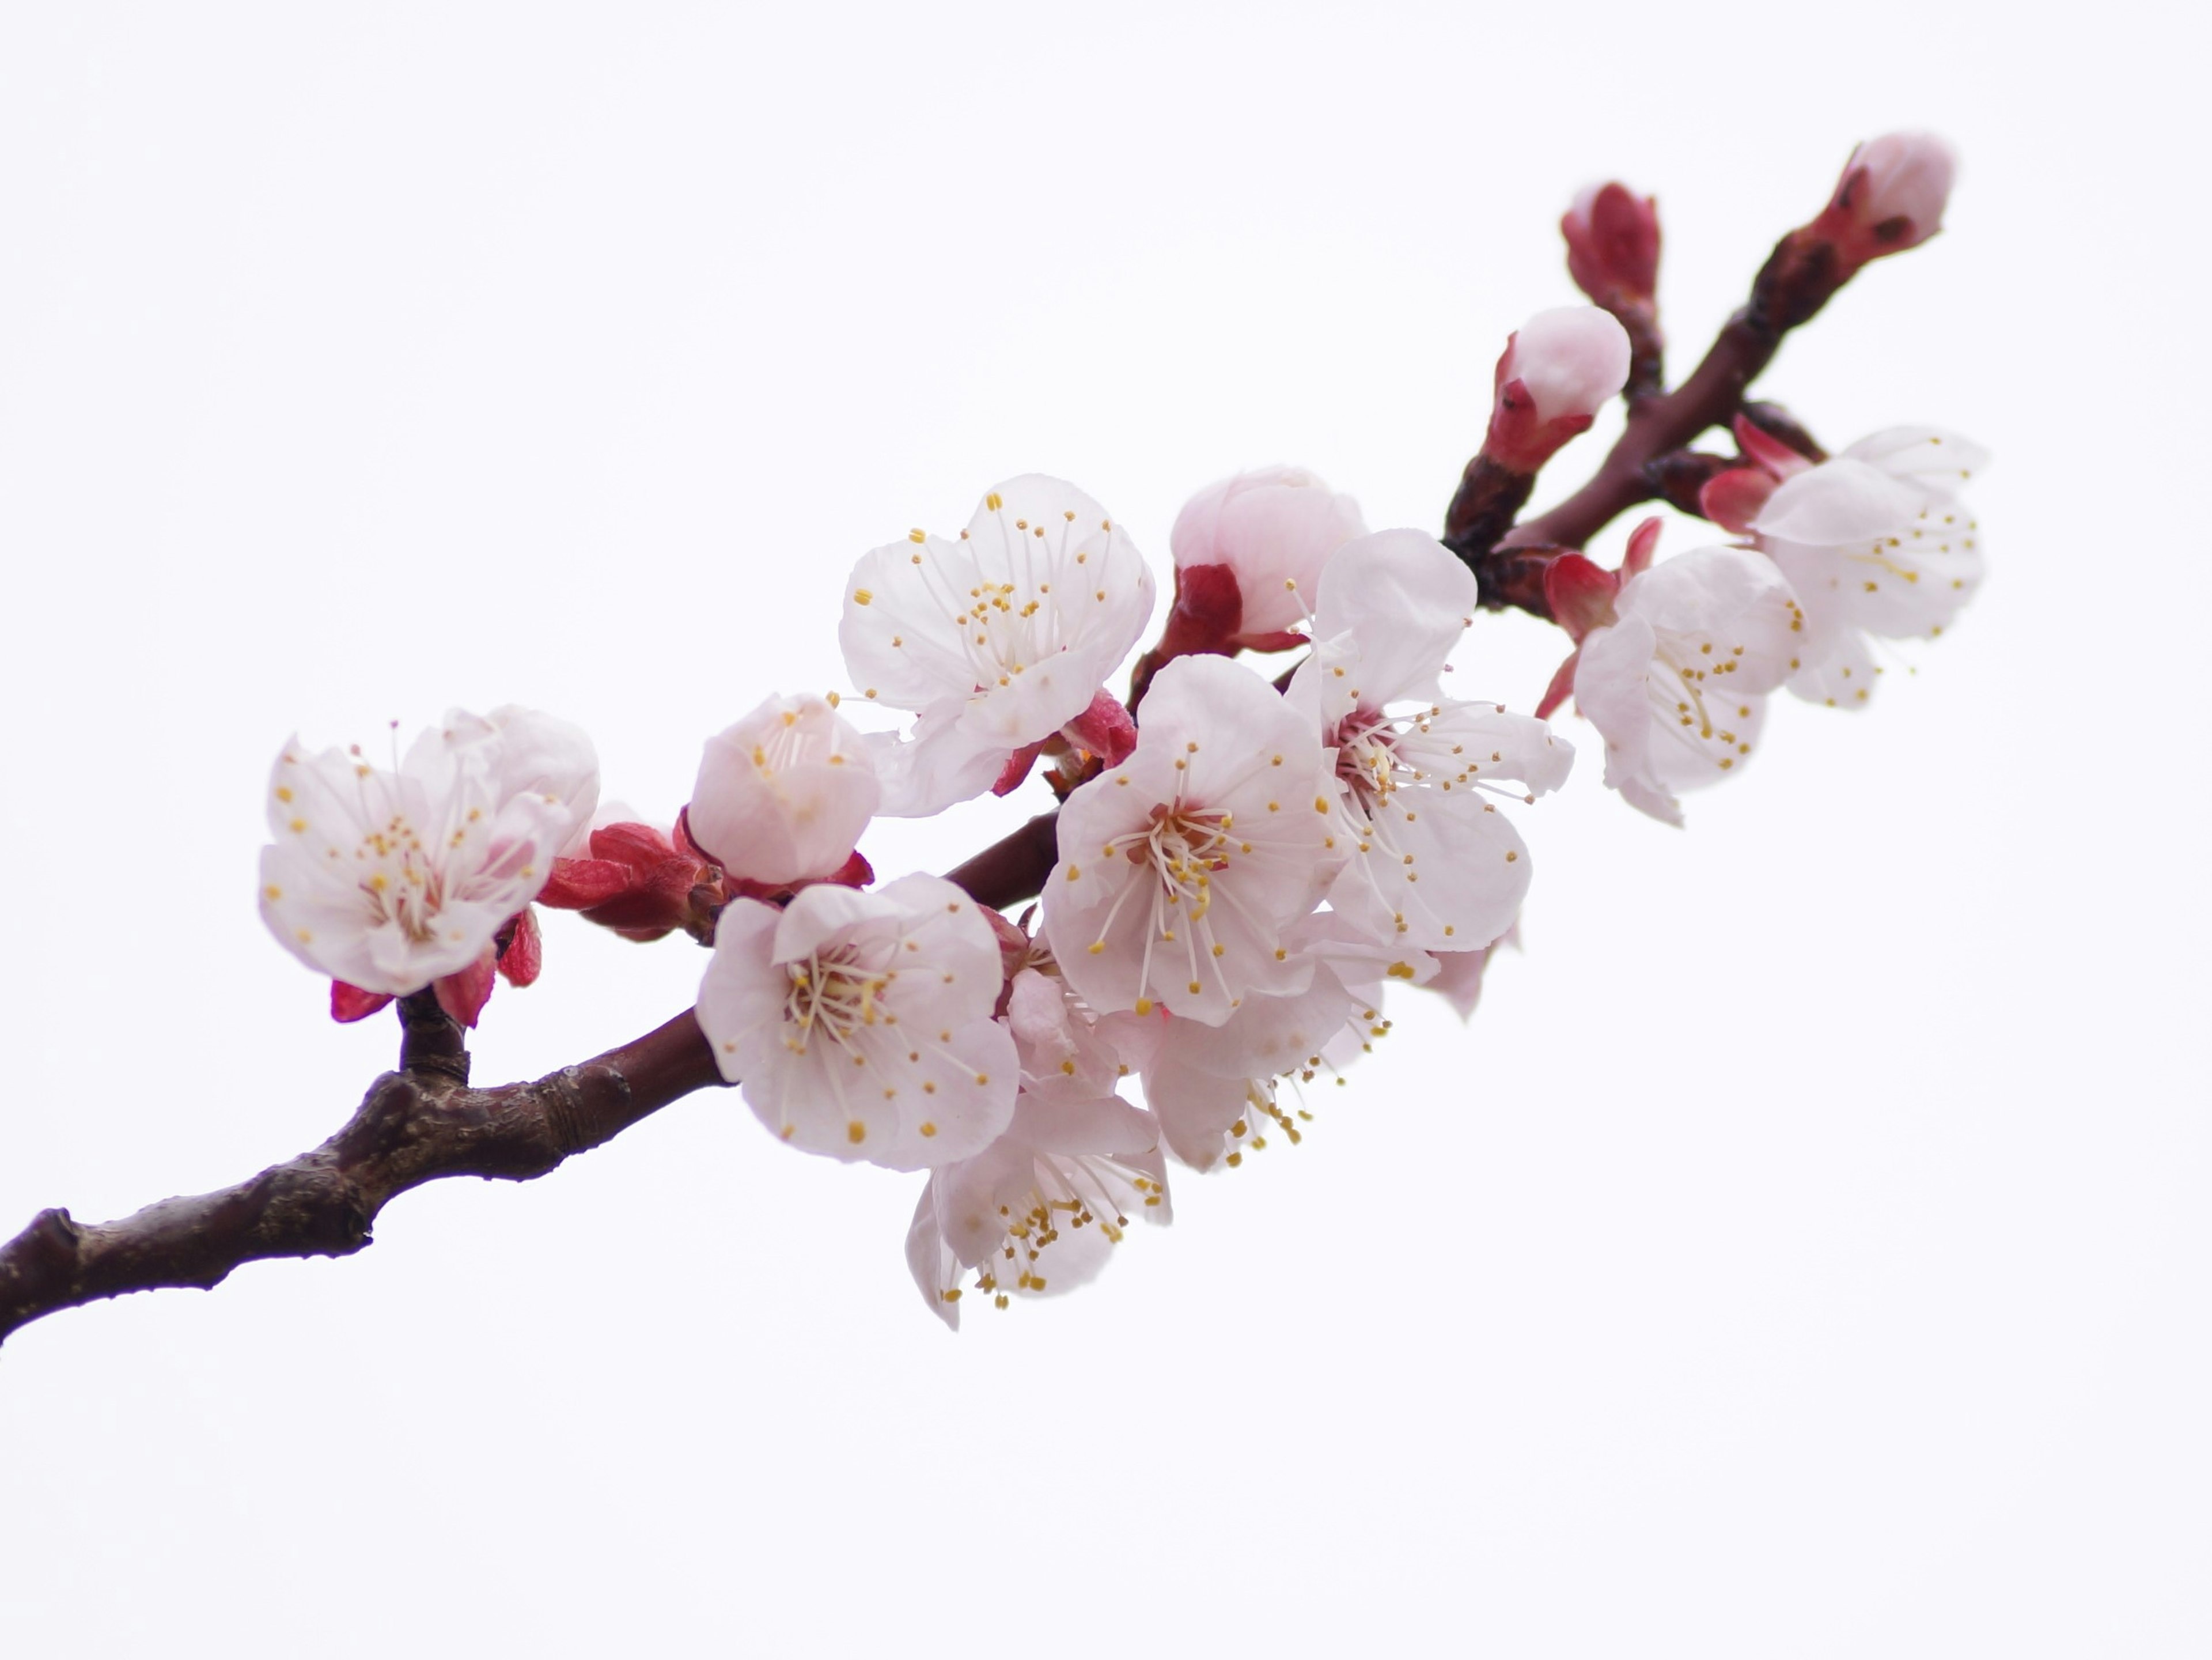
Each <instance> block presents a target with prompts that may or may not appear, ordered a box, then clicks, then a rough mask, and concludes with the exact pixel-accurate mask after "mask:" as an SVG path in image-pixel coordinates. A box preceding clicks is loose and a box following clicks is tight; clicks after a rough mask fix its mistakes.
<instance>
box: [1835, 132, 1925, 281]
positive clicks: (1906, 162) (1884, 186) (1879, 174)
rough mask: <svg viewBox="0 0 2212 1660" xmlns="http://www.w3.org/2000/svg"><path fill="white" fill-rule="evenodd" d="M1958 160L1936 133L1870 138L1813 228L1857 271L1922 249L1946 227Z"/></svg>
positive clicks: (1853, 156)
mask: <svg viewBox="0 0 2212 1660" xmlns="http://www.w3.org/2000/svg"><path fill="white" fill-rule="evenodd" d="M1958 165H1959V163H1958V157H1957V156H1956V155H1954V154H1953V152H1952V149H1951V147H1950V146H1949V145H1948V144H1947V143H1944V142H1943V141H1942V139H1941V138H1938V137H1936V136H1935V135H1934V134H1933V133H1927V132H1891V133H1884V134H1883V135H1882V136H1881V137H1879V138H1875V139H1870V140H1869V141H1868V142H1867V143H1863V144H1861V145H1860V146H1859V147H1858V148H1857V149H1855V150H1853V151H1852V152H1851V159H1850V161H1846V162H1845V163H1844V174H1843V177H1842V178H1841V179H1838V181H1837V183H1836V193H1835V195H1834V197H1833V198H1831V199H1830V201H1829V203H1828V205H1827V207H1826V209H1825V210H1822V212H1821V215H1820V217H1819V218H1818V219H1816V220H1814V222H1813V225H1812V227H1811V228H1812V230H1813V231H1814V234H1816V235H1818V236H1820V237H1822V238H1824V239H1825V240H1828V241H1831V242H1832V243H1834V244H1835V246H1836V248H1837V251H1838V252H1839V253H1840V254H1841V255H1842V256H1843V258H1844V263H1845V264H1846V265H1850V266H1853V267H1857V266H1859V265H1864V264H1865V263H1866V262H1867V261H1868V260H1869V259H1878V258H1881V256H1882V255H1883V254H1885V253H1902V252H1905V249H1907V248H1916V247H1918V246H1920V245H1921V244H1922V243H1923V242H1925V241H1926V240H1928V239H1929V237H1931V236H1933V235H1935V234H1936V232H1937V231H1939V230H1941V229H1942V228H1943V208H1944V204H1946V203H1947V202H1948V201H1949V199H1950V196H1951V179H1952V175H1953V174H1954V173H1955V172H1956V171H1957V170H1958Z"/></svg>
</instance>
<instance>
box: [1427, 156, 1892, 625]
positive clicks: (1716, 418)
mask: <svg viewBox="0 0 2212 1660" xmlns="http://www.w3.org/2000/svg"><path fill="white" fill-rule="evenodd" d="M1851 179H1852V175H1851V174H1850V173H1848V172H1847V173H1846V175H1845V179H1844V186H1843V187H1842V188H1841V189H1840V190H1839V192H1838V198H1837V201H1836V202H1835V203H1832V204H1831V205H1830V208H1829V210H1827V211H1826V212H1825V213H1823V214H1822V215H1821V216H1820V218H1817V219H1815V220H1814V222H1812V223H1811V224H1809V225H1806V226H1802V227H1801V228H1798V229H1796V230H1793V231H1791V232H1790V234H1788V235H1787V236H1784V238H1783V239H1782V240H1781V241H1780V242H1778V243H1777V244H1776V245H1775V248H1774V252H1772V253H1771V255H1769V256H1768V258H1767V260H1766V263H1765V265H1762V266H1761V267H1760V268H1759V274H1758V276H1757V277H1755V278H1753V282H1752V287H1751V296H1750V298H1749V300H1748V301H1747V302H1746V303H1745V305H1744V306H1743V307H1742V309H1741V310H1739V311H1738V312H1737V313H1735V316H1733V317H1731V318H1730V319H1729V320H1728V322H1727V324H1726V325H1723V328H1722V329H1721V331H1720V333H1719V335H1718V336H1717V337H1716V338H1715V339H1714V341H1713V344H1712V345H1711V347H1710V348H1709V349H1708V350H1707V351H1706V353H1705V356H1704V358H1703V359H1702V360H1701V361H1700V362H1699V364H1698V367H1697V368H1696V369H1694V370H1693V371H1692V373H1691V374H1690V377H1689V379H1688V380H1685V381H1684V382H1683V383H1682V384H1681V385H1680V386H1678V387H1676V388H1675V389H1674V391H1673V392H1660V391H1659V390H1658V389H1657V388H1658V384H1659V383H1658V362H1659V359H1658V355H1657V353H1658V347H1657V344H1656V343H1657V340H1658V334H1657V320H1656V311H1654V310H1652V309H1650V307H1649V305H1648V303H1647V305H1646V306H1645V307H1644V309H1643V310H1642V312H1641V313H1639V314H1638V316H1637V322H1638V326H1637V327H1636V328H1633V329H1630V330H1628V331H1627V332H1628V337H1629V339H1630V341H1631V343H1632V368H1631V370H1630V373H1629V376H1628V423H1627V426H1626V429H1625V430H1623V432H1622V433H1621V435H1620V438H1619V439H1618V440H1617V441H1615V442H1614V444H1613V448H1612V450H1611V451H1610V452H1609V453H1607V456H1606V458H1605V460H1604V462H1603V463H1602V464H1601V465H1600V466H1599V468H1598V470H1597V471H1596V472H1595V474H1593V475H1592V476H1591V477H1590V478H1589V482H1588V483H1584V484H1583V487H1582V488H1581V489H1578V490H1577V491H1576V492H1575V493H1574V494H1573V495H1571V496H1569V497H1568V498H1567V499H1566V500H1565V501H1564V502H1560V503H1559V505H1558V506H1557V507H1555V508H1552V509H1551V510H1550V511H1549V512H1547V513H1544V514H1539V515H1538V516H1537V517H1535V518H1534V519H1532V520H1527V521H1526V522H1523V523H1519V524H1515V523H1514V522H1513V520H1514V517H1515V515H1516V514H1518V513H1519V512H1520V510H1521V508H1522V506H1524V505H1525V504H1526V503H1527V501H1528V495H1529V492H1530V490H1531V489H1533V488H1534V483H1535V467H1536V466H1541V465H1542V461H1543V459H1545V458H1546V457H1547V456H1548V454H1549V453H1550V451H1549V449H1543V450H1541V453H1535V454H1534V455H1533V460H1534V465H1528V464H1527V461H1526V459H1523V458H1520V457H1516V456H1514V455H1513V454H1512V453H1510V447H1509V446H1502V445H1501V444H1500V443H1499V441H1498V440H1499V435H1500V434H1499V427H1500V421H1501V419H1502V417H1504V414H1505V412H1506V406H1505V404H1504V399H1503V398H1501V404H1500V415H1499V416H1494V417H1493V419H1492V432H1491V436H1490V438H1489V439H1488V440H1487V441H1486V443H1485V446H1484V448H1483V451H1482V453H1480V454H1478V455H1477V456H1476V457H1475V458H1474V459H1473V460H1472V461H1470V462H1468V466H1467V471H1466V474H1465V476H1464V477H1463V478H1462V481H1461V484H1460V489H1459V492H1458V494H1457V495H1456V496H1455V497H1454V498H1453V501H1452V504H1451V508H1450V510H1449V514H1448V515H1447V518H1446V523H1445V533H1444V537H1443V541H1444V544H1445V545H1446V546H1447V547H1449V548H1450V549H1451V550H1452V551H1453V552H1455V553H1456V554H1458V555H1459V556H1460V557H1461V558H1462V559H1463V560H1465V561H1466V562H1468V566H1469V567H1470V568H1471V569H1473V570H1474V575H1475V581H1476V584H1477V586H1478V589H1479V592H1480V601H1481V604H1482V605H1485V606H1486V607H1487V608H1489V609H1491V610H1493V611H1497V610H1504V609H1505V608H1507V607H1509V606H1510V607H1513V608H1516V609H1518V610H1521V611H1528V612H1529V613H1530V614H1531V615H1533V616H1536V617H1545V618H1547V619H1548V618H1551V617H1552V610H1551V606H1550V604H1549V602H1548V601H1547V599H1545V597H1544V572H1545V569H1547V567H1548V566H1549V565H1550V563H1551V562H1552V560H1553V558H1554V557H1556V556H1558V555H1559V553H1561V552H1563V551H1568V550H1577V549H1579V548H1581V547H1583V545H1584V544H1587V543H1588V542H1589V538H1591V537H1593V536H1595V535H1596V534H1597V532H1599V531H1601V530H1602V529H1603V528H1605V526H1607V525H1608V524H1610V523H1612V522H1613V520H1615V519H1617V518H1619V517H1620V515H1621V514H1624V513H1626V512H1627V511H1629V509H1631V508H1634V507H1636V506H1638V505H1639V504H1640V503H1643V502H1651V501H1656V500H1660V499H1662V497H1663V498H1668V499H1674V500H1676V501H1678V502H1679V501H1680V500H1681V499H1685V498H1684V490H1683V483H1684V481H1682V480H1681V479H1680V478H1674V479H1671V480H1670V477H1669V469H1670V466H1671V467H1673V468H1674V470H1675V471H1678V472H1679V471H1682V470H1683V465H1682V460H1681V458H1680V452H1682V451H1683V450H1684V449H1686V447H1687V446H1688V445H1689V444H1691V443H1692V441H1695V440H1696V439H1697V438H1698V437H1699V435H1701V434H1703V433H1705V432H1706V431H1708V430H1710V429H1712V428H1714V427H1719V426H1726V425H1728V424H1729V423H1730V422H1732V421H1734V420H1735V417H1736V416H1737V415H1738V414H1739V413H1740V412H1741V411H1742V410H1743V409H1744V407H1745V405H1744V393H1745V392H1746V391H1747V389H1748V388H1749V386H1750V385H1751V383H1752V382H1753V380H1756V379H1757V378H1758V377H1759V374H1761V373H1762V372H1763V371H1764V370H1765V368H1766V366H1767V365H1768V364H1769V363H1771V362H1773V360H1774V356H1775V354H1776V353H1777V352H1778V351H1779V350H1781V347H1782V342H1783V340H1784V337H1786V336H1787V335H1788V334H1789V332H1790V330H1792V329H1794V328H1796V327H1798V326H1799V325H1802V324H1803V323H1806V322H1808V321H1809V320H1810V319H1812V318H1814V316H1816V315H1818V314H1819V313H1820V309H1821V307H1824V306H1826V304H1827V303H1828V301H1830V300H1832V299H1833V298H1834V297H1835V295H1836V294H1837V292H1838V290H1839V289H1842V287H1843V286H1844V283H1848V282H1849V281H1850V279H1851V277H1853V276H1854V275H1856V274H1857V271H1858V270H1859V268H1860V267H1861V266H1862V265H1864V264H1865V263H1866V262H1867V260H1868V259H1869V258H1876V257H1879V256H1880V255H1881V253H1885V252H1900V251H1902V249H1903V248H1905V247H1908V246H1913V244H1914V242H1915V241H1916V240H1918V238H1917V237H1916V236H1913V234H1912V233H1911V228H1910V227H1909V226H1908V227H1907V228H1905V229H1904V230H1899V231H1893V232H1891V233H1890V234H1888V235H1887V236H1885V235H1883V234H1881V233H1882V231H1883V229H1884V228H1885V226H1886V225H1887V222H1883V223H1882V224H1877V225H1875V226H1873V227H1870V228H1868V227H1862V226H1861V225H1860V224H1859V220H1861V219H1863V217H1864V215H1863V212H1862V213H1860V214H1859V215H1857V216H1856V217H1854V216H1852V215H1851V213H1850V209H1851V208H1852V206H1853V205H1854V204H1852V203H1851V202H1850V185H1851ZM1608 188H1618V187H1617V186H1616V187H1608ZM1624 194H1625V193H1624ZM1651 236H1652V250H1653V252H1652V257H1653V258H1654V260H1656V237H1657V231H1656V221H1655V222H1654V223H1653V227H1652V230H1651ZM1568 237H1569V246H1570V250H1571V254H1572V252H1573V251H1574V249H1575V247H1576V240H1575V231H1574V228H1573V224H1572V216H1570V222H1569V225H1568ZM1571 263H1573V262H1572V258H1571ZM1583 276H1584V273H1583V271H1581V270H1580V269H1577V277H1583ZM1606 308H1607V310H1608V311H1610V312H1612V313H1613V314H1614V315H1615V316H1616V317H1618V316H1619V315H1620V309H1619V307H1618V306H1617V305H1616V304H1614V303H1613V302H1612V301H1611V300H1610V299H1608V300H1607V306H1606ZM1511 359H1512V351H1511V349H1510V348H1509V350H1508V354H1507V358H1506V360H1504V362H1501V363H1500V365H1499V375H1500V380H1501V382H1503V381H1504V377H1505V376H1506V375H1507V374H1508V373H1509V372H1510V363H1511ZM1584 424H1587V423H1584ZM1553 447H1556V446H1553ZM1501 448H1504V449H1506V450H1507V452H1508V453H1505V454H1504V455H1503V456H1501V455H1499V454H1498V453H1496V452H1498V451H1499V450H1500V449H1501ZM1516 463H1518V464H1516ZM1670 483H1671V484H1672V485H1673V486H1674V487H1673V488H1670ZM1690 493H1691V494H1692V495H1693V494H1694V492H1693V490H1692V491H1691V492H1690ZM1508 526H1510V528H1508Z"/></svg>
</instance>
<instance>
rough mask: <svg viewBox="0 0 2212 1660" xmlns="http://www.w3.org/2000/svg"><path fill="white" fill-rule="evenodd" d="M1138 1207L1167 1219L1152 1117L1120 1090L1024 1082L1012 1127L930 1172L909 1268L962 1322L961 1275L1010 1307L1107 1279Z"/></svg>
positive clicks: (940, 1311)
mask: <svg viewBox="0 0 2212 1660" xmlns="http://www.w3.org/2000/svg"><path fill="white" fill-rule="evenodd" d="M1136 1217H1142V1218H1144V1219H1146V1221H1148V1222H1165V1221H1166V1220H1168V1219H1169V1206H1168V1189H1167V1171H1166V1168H1165V1165H1164V1162H1163V1160H1162V1158H1161V1154H1160V1150H1159V1130H1158V1126H1157V1125H1156V1124H1155V1123H1154V1122H1153V1120H1152V1115H1151V1114H1150V1113H1147V1112H1144V1111H1140V1110H1139V1109H1137V1108H1135V1107H1133V1106H1131V1105H1129V1104H1128V1103H1127V1102H1126V1101H1122V1100H1120V1099H1117V1098H1115V1097H1112V1096H1104V1097H1094V1098H1045V1097H1041V1096H1039V1095H1036V1094H1034V1093H1031V1092H1030V1091H1026V1090H1024V1091H1023V1093H1022V1095H1021V1098H1019V1100H1018V1101H1017V1102H1016V1104H1015V1106H1014V1116H1013V1122H1012V1125H1011V1126H1010V1127H1009V1128H1008V1129H1007V1130H1006V1134H1004V1135H1001V1136H1000V1138H999V1139H998V1140H996V1141H994V1142H993V1143H992V1144H991V1146H988V1147H987V1148H986V1149H985V1150H984V1151H983V1152H981V1153H979V1154H977V1155H976V1156H975V1157H974V1158H967V1159H963V1160H962V1161H960V1162H959V1163H957V1164H948V1165H945V1166H944V1167H943V1168H942V1169H939V1170H937V1171H933V1172H932V1173H931V1175H930V1178H929V1184H928V1186H927V1187H926V1188H925V1189H923V1190H922V1195H921V1201H920V1203H918V1204H917V1205H916V1206H915V1213H914V1220H913V1223H912V1224H911V1225H909V1227H908V1230H907V1239H906V1258H907V1266H908V1268H909V1269H910V1270H911V1271H912V1273H913V1274H914V1279H915V1285H916V1286H919V1287H920V1289H921V1294H922V1296H923V1298H925V1299H926V1300H927V1303H928V1304H929V1306H930V1309H931V1310H932V1311H933V1312H934V1313H935V1314H936V1315H937V1316H938V1317H939V1319H941V1320H943V1321H944V1322H945V1324H946V1325H948V1326H950V1327H951V1328H952V1329H954V1330H956V1331H957V1330H958V1329H959V1328H960V1300H961V1297H962V1294H963V1286H961V1284H960V1280H961V1277H962V1275H963V1274H971V1273H972V1274H975V1281H974V1286H975V1290H977V1291H978V1292H981V1293H982V1294H983V1295H985V1296H987V1297H989V1298H992V1299H993V1300H994V1302H995V1303H996V1304H998V1306H999V1307H1000V1308H1004V1307H1006V1304H1007V1301H1008V1299H1009V1298H1012V1297H1017V1296H1047V1295H1054V1294H1057V1293H1059V1292H1067V1291H1073V1289H1075V1287H1076V1286H1081V1285H1084V1284H1086V1283H1088V1282H1089V1281H1090V1280H1093V1279H1095V1278H1097V1274H1098V1271H1099V1270H1100V1269H1101V1268H1103V1267H1104V1266H1105V1265H1106V1262H1107V1261H1108V1259H1109V1256H1110V1255H1111V1254H1112V1251H1113V1249H1114V1247H1115V1245H1117V1244H1119V1243H1121V1237H1122V1235H1123V1234H1124V1233H1125V1232H1126V1231H1127V1228H1128V1226H1129V1224H1130V1221H1131V1219H1133V1218H1136Z"/></svg>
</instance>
